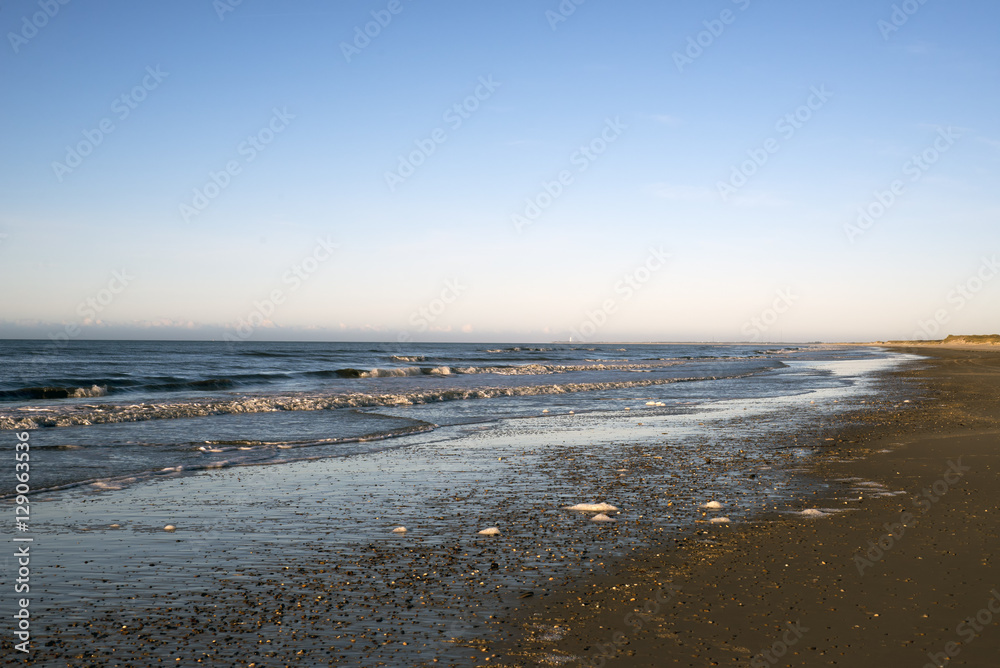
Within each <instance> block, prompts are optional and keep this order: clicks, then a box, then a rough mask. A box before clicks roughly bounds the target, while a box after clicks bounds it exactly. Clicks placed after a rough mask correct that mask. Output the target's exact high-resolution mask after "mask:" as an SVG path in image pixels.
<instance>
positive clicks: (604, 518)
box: [590, 513, 615, 522]
mask: <svg viewBox="0 0 1000 668" xmlns="http://www.w3.org/2000/svg"><path fill="white" fill-rule="evenodd" d="M590 521H591V522H614V521H615V518H613V517H608V516H607V515H605V514H604V513H600V514H599V515H594V516H593V517H591V518H590Z"/></svg>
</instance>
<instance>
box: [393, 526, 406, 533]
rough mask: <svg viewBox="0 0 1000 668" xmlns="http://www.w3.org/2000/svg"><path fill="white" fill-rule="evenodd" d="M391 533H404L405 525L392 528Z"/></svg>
mask: <svg viewBox="0 0 1000 668" xmlns="http://www.w3.org/2000/svg"><path fill="white" fill-rule="evenodd" d="M392 532H393V533H406V527H396V528H395V529H393V530H392Z"/></svg>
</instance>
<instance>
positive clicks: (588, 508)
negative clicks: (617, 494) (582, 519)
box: [563, 503, 618, 513]
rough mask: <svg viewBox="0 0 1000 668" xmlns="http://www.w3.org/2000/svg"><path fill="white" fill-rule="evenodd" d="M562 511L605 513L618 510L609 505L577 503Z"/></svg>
mask: <svg viewBox="0 0 1000 668" xmlns="http://www.w3.org/2000/svg"><path fill="white" fill-rule="evenodd" d="M563 510H582V511H583V512H585V513H606V512H609V511H612V510H618V508H616V507H615V506H612V505H611V504H610V503H578V504H576V505H575V506H566V507H565V508H563Z"/></svg>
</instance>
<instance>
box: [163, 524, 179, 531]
mask: <svg viewBox="0 0 1000 668" xmlns="http://www.w3.org/2000/svg"><path fill="white" fill-rule="evenodd" d="M176 529H177V527H175V526H174V525H173V524H168V525H167V526H165V527H163V530H164V531H175V530H176Z"/></svg>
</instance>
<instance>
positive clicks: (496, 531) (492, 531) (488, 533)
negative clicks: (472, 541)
mask: <svg viewBox="0 0 1000 668" xmlns="http://www.w3.org/2000/svg"><path fill="white" fill-rule="evenodd" d="M479 535H480V536H499V535H500V529H497V528H496V527H489V528H488V529H483V530H482V531H480V532H479Z"/></svg>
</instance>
